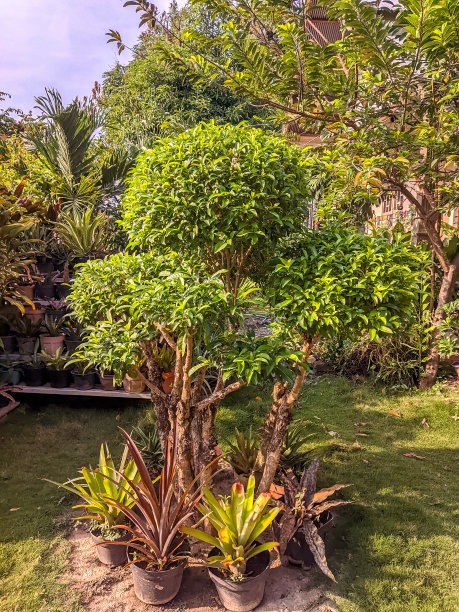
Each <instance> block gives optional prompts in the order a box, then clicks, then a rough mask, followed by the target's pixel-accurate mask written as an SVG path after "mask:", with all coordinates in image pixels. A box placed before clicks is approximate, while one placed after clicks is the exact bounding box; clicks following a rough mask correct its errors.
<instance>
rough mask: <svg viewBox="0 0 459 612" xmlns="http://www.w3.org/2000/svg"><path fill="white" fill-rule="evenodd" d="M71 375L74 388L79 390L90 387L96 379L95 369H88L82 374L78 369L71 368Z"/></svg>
mask: <svg viewBox="0 0 459 612" xmlns="http://www.w3.org/2000/svg"><path fill="white" fill-rule="evenodd" d="M72 376H73V382H74V384H75V388H76V389H80V390H81V391H85V390H87V389H92V388H93V387H94V385H95V384H96V381H97V379H96V372H95V370H89V371H88V372H85V373H84V374H82V373H81V372H79V371H78V370H72Z"/></svg>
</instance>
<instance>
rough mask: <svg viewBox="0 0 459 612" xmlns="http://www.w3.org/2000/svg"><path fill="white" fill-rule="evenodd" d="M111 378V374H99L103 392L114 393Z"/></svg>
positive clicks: (113, 384)
mask: <svg viewBox="0 0 459 612" xmlns="http://www.w3.org/2000/svg"><path fill="white" fill-rule="evenodd" d="M113 378H114V376H113V374H104V375H102V374H99V379H100V384H101V385H102V389H103V390H104V391H114V390H115V389H116V387H115V383H114V382H113Z"/></svg>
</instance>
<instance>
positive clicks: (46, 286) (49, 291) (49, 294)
mask: <svg viewBox="0 0 459 612" xmlns="http://www.w3.org/2000/svg"><path fill="white" fill-rule="evenodd" d="M35 297H36V298H37V300H53V299H54V298H55V294H54V283H38V284H37V285H35Z"/></svg>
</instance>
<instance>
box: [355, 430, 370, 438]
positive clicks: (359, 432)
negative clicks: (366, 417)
mask: <svg viewBox="0 0 459 612" xmlns="http://www.w3.org/2000/svg"><path fill="white" fill-rule="evenodd" d="M355 435H356V436H363V437H367V436H368V434H367V433H366V432H365V431H358V432H357V433H356V434H355Z"/></svg>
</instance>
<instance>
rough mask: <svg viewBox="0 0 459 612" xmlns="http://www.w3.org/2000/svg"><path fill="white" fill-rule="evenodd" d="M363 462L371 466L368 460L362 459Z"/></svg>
mask: <svg viewBox="0 0 459 612" xmlns="http://www.w3.org/2000/svg"><path fill="white" fill-rule="evenodd" d="M362 461H363V462H364V463H366V464H367V465H370V462H369V461H368V460H367V459H362Z"/></svg>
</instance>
